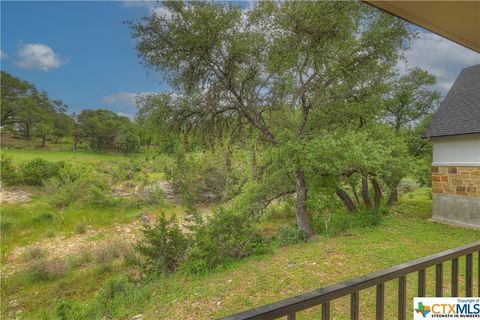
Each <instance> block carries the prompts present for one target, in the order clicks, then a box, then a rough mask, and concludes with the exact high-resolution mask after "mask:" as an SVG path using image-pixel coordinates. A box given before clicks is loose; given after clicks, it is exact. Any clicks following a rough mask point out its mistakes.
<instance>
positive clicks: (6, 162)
mask: <svg viewBox="0 0 480 320" xmlns="http://www.w3.org/2000/svg"><path fill="white" fill-rule="evenodd" d="M0 175H1V181H2V183H3V184H5V185H15V184H17V183H18V181H19V179H20V177H19V174H18V172H17V168H16V167H15V165H14V164H13V161H12V158H11V157H10V156H8V155H6V154H3V153H1V154H0Z"/></svg>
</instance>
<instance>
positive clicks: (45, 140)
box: [42, 134, 47, 148]
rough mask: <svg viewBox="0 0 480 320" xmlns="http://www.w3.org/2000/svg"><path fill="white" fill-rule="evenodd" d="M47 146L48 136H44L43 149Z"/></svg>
mask: <svg viewBox="0 0 480 320" xmlns="http://www.w3.org/2000/svg"><path fill="white" fill-rule="evenodd" d="M46 144H47V135H45V134H44V135H42V148H45V146H46Z"/></svg>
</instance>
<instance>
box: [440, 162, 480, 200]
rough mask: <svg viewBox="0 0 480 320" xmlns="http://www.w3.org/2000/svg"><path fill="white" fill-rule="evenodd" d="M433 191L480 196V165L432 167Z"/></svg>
mask: <svg viewBox="0 0 480 320" xmlns="http://www.w3.org/2000/svg"><path fill="white" fill-rule="evenodd" d="M432 193H433V194H449V195H460V196H470V197H480V167H432Z"/></svg>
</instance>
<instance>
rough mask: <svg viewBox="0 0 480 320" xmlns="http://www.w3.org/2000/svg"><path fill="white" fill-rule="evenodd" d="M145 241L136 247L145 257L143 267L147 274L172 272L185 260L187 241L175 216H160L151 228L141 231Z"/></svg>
mask: <svg viewBox="0 0 480 320" xmlns="http://www.w3.org/2000/svg"><path fill="white" fill-rule="evenodd" d="M143 234H144V236H145V240H144V241H143V242H142V243H140V244H139V245H138V246H137V249H138V251H139V252H140V254H141V255H143V256H144V257H145V263H144V267H145V269H146V270H147V271H148V272H149V273H165V272H172V271H174V270H175V269H177V268H178V266H179V265H180V264H181V263H182V262H183V261H184V260H185V256H186V250H187V247H188V239H187V237H186V236H185V235H184V234H183V232H182V230H181V229H180V227H179V225H178V223H177V221H176V219H175V216H173V217H171V218H170V219H167V218H165V216H164V215H163V214H162V216H161V217H160V219H159V220H158V222H157V223H156V224H154V225H153V226H150V225H146V226H145V228H144V229H143Z"/></svg>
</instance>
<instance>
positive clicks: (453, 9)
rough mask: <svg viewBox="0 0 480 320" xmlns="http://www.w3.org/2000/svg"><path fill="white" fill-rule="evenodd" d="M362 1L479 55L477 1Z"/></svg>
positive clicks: (479, 37)
mask: <svg viewBox="0 0 480 320" xmlns="http://www.w3.org/2000/svg"><path fill="white" fill-rule="evenodd" d="M363 1H364V2H366V3H368V4H370V5H372V6H374V7H376V8H378V9H381V10H383V11H386V12H389V13H391V14H393V15H395V16H397V17H400V18H402V19H404V20H406V21H409V22H412V23H415V24H416V25H419V26H421V27H423V28H425V29H428V30H430V31H432V32H435V33H437V34H439V35H441V36H443V37H445V38H447V39H450V40H452V41H455V42H457V43H459V44H461V45H463V46H465V47H467V48H470V49H472V50H475V51H477V52H480V35H479V33H478V30H479V29H480V1H458V0H457V1H405V0H389V1H384V0H363Z"/></svg>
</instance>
